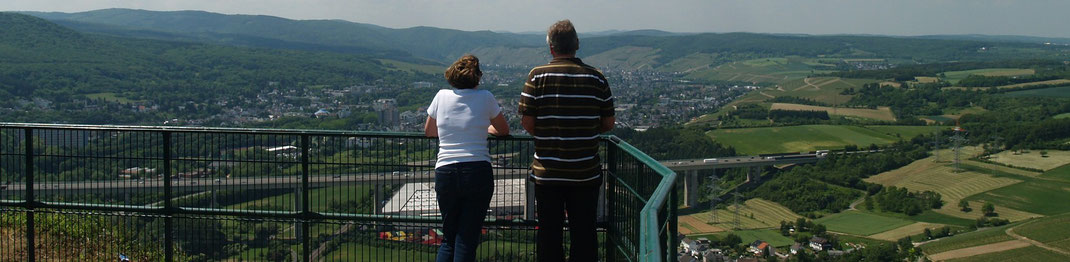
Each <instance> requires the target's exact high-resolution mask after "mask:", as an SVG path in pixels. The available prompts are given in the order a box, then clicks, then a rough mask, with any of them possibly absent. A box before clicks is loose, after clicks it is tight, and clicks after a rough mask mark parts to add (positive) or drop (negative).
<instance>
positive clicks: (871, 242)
mask: <svg viewBox="0 0 1070 262" xmlns="http://www.w3.org/2000/svg"><path fill="white" fill-rule="evenodd" d="M836 237H837V238H839V239H840V243H841V244H846V243H856V244H857V243H861V244H865V245H866V246H867V247H868V246H876V245H893V244H895V243H893V242H888V241H884V240H880V239H872V238H868V237H859V236H852V235H836Z"/></svg>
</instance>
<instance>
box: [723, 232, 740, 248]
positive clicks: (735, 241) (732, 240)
mask: <svg viewBox="0 0 1070 262" xmlns="http://www.w3.org/2000/svg"><path fill="white" fill-rule="evenodd" d="M721 243H722V244H724V245H725V246H728V247H730V248H735V247H736V246H739V244H740V243H743V239H742V238H740V237H739V236H737V235H736V234H728V235H727V236H724V238H723V239H721Z"/></svg>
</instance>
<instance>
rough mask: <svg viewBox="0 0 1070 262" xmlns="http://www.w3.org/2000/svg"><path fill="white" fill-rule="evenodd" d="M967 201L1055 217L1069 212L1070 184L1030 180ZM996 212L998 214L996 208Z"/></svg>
mask: <svg viewBox="0 0 1070 262" xmlns="http://www.w3.org/2000/svg"><path fill="white" fill-rule="evenodd" d="M967 199H969V200H975V201H983V202H989V203H993V204H995V205H997V206H999V207H1009V208H1013V209H1016V210H1022V211H1028V212H1032V213H1037V214H1043V215H1056V214H1062V213H1066V212H1070V204H1067V203H1070V182H1059V181H1051V180H1044V179H1030V180H1027V181H1025V182H1022V183H1018V184H1014V185H1010V186H1007V187H1003V188H999V189H995V190H992V191H988V192H985V193H983V194H979V195H977V196H974V197H970V198H967ZM977 207H980V206H977ZM977 207H975V209H976V208H977ZM996 212H997V213H999V212H1000V210H999V208H998V207H997V208H996Z"/></svg>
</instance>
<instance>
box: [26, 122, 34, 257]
mask: <svg viewBox="0 0 1070 262" xmlns="http://www.w3.org/2000/svg"><path fill="white" fill-rule="evenodd" d="M23 130H24V132H25V136H24V137H23V139H25V144H26V145H25V151H26V152H25V153H26V156H25V157H26V159H24V160H25V161H26V162H25V165H26V167H25V168H24V169H23V171H25V172H26V174H25V175H24V178H25V179H26V201H25V202H26V209H28V210H27V212H26V258H27V260H29V261H37V256H36V255H37V254H36V252H35V250H34V246H35V243H34V238H35V235H34V231H35V229H34V224H33V223H34V217H33V215H34V212H35V210H34V209H35V207H36V206H37V205H36V204H34V202H35V200H34V195H33V193H34V192H33V179H34V177H33V172H34V171H33V128H29V127H27V128H25V129H23Z"/></svg>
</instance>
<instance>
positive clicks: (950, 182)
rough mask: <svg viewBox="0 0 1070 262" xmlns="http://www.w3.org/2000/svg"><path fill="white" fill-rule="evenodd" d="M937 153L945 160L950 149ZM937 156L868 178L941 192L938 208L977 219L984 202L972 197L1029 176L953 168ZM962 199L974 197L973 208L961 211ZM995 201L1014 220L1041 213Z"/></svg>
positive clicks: (973, 152) (972, 150)
mask: <svg viewBox="0 0 1070 262" xmlns="http://www.w3.org/2000/svg"><path fill="white" fill-rule="evenodd" d="M964 151H966V153H965V155H967V156H973V155H976V154H977V153H979V152H980V149H979V148H976V147H968V148H966V149H964ZM937 154H939V155H940V156H941V157H942V160H944V161H947V160H948V159H949V158H950V153H949V152H948V150H941V151H939V152H938V153H937ZM936 157H937V156H931V157H928V158H925V159H921V160H918V161H914V163H910V164H909V165H906V166H904V167H901V168H898V169H895V170H892V171H888V172H884V173H881V174H878V175H876V176H872V177H869V178H866V179H865V180H866V181H867V182H870V183H877V184H882V185H885V186H897V187H906V188H907V189H909V190H911V191H926V190H929V191H934V192H937V193H940V194H941V195H942V197H943V200H944V203H945V204H944V206H943V207H942V208H940V209H939V210H937V211H936V212H938V213H940V214H944V215H949V216H953V217H959V218H964V219H977V218H978V217H980V216H981V215H982V214H981V212H979V210H980V208H981V206H982V205H983V204H984V203H982V202H980V201H978V200H977V199H974V198H972V196H974V195H978V194H982V193H986V192H988V191H991V190H996V189H1000V188H1004V187H1008V186H1011V185H1014V184H1018V183H1021V182H1023V181H1025V180H1027V179H1030V178H1028V177H1023V176H1016V175H1012V174H1006V173H1003V172H997V171H993V170H988V169H984V168H978V167H971V168H970V169H969V170H967V171H964V172H954V168H953V167H952V166H951V165H950V164H949V163H947V162H934V160H935V158H936ZM994 173H997V174H994ZM962 199H968V200H972V201H970V202H969V204H970V207H972V208H973V209H974V210H973V211H971V212H968V213H967V212H962V211H960V210H959V208H958V207H957V204H958V202H959V200H962ZM1008 203H1009V202H1008ZM994 204H996V212H997V213H999V215H1000V217H1001V218H1005V219H1009V220H1011V221H1018V220H1023V219H1027V218H1030V217H1038V216H1040V215H1037V214H1035V213H1031V212H1033V211H1031V210H1032V209H1029V210H1020V209H1014V208H1010V207H1007V206H1003V205H1001V204H1000V203H994ZM1026 211H1028V212H1026Z"/></svg>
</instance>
